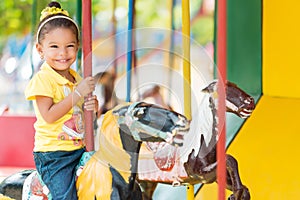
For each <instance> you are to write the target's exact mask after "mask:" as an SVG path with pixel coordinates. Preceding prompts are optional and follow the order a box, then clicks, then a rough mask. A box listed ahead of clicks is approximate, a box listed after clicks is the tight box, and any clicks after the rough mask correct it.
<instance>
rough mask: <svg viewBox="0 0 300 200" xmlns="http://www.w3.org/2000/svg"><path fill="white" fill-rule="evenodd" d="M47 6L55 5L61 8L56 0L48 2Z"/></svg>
mask: <svg viewBox="0 0 300 200" xmlns="http://www.w3.org/2000/svg"><path fill="white" fill-rule="evenodd" d="M48 7H50V8H51V7H55V8H61V5H60V4H59V3H58V2H57V1H51V2H50V3H49V4H48Z"/></svg>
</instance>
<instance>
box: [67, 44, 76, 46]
mask: <svg viewBox="0 0 300 200" xmlns="http://www.w3.org/2000/svg"><path fill="white" fill-rule="evenodd" d="M67 47H75V45H74V44H70V45H68V46H67Z"/></svg>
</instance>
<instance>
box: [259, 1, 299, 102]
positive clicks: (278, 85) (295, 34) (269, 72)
mask: <svg viewBox="0 0 300 200" xmlns="http://www.w3.org/2000/svg"><path fill="white" fill-rule="evenodd" d="M299 8H300V1H299V0H288V1H282V0H264V1H263V93H264V94H266V95H270V96H281V97H300V89H299V75H300V67H299V56H300V48H299V47H300V39H299V37H300V26H299V21H300V12H299Z"/></svg>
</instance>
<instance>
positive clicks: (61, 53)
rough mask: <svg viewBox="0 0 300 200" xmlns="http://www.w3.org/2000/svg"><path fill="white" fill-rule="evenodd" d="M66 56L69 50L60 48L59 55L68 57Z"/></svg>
mask: <svg viewBox="0 0 300 200" xmlns="http://www.w3.org/2000/svg"><path fill="white" fill-rule="evenodd" d="M66 54H67V49H66V48H60V50H59V55H66Z"/></svg>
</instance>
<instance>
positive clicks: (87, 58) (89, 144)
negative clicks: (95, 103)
mask: <svg viewBox="0 0 300 200" xmlns="http://www.w3.org/2000/svg"><path fill="white" fill-rule="evenodd" d="M91 7H92V5H91V0H82V49H83V74H84V77H88V76H91V75H92V15H91ZM90 95H91V94H90ZM84 119H85V142H86V149H87V151H93V150H94V129H93V111H87V110H84Z"/></svg>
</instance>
